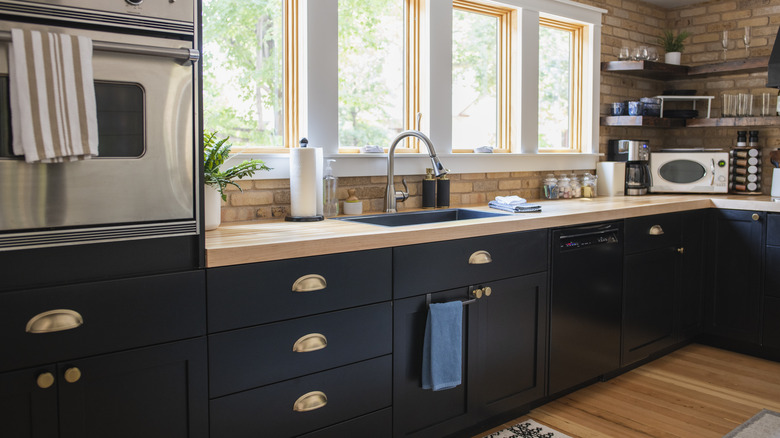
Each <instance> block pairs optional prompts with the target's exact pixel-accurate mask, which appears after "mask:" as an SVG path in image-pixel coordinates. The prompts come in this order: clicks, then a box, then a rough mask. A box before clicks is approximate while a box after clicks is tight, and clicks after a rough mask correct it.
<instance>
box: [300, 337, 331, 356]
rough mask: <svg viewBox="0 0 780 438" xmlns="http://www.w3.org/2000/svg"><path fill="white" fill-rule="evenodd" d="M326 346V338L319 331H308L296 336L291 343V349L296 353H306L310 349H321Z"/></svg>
mask: <svg viewBox="0 0 780 438" xmlns="http://www.w3.org/2000/svg"><path fill="white" fill-rule="evenodd" d="M327 346H328V338H326V337H325V335H323V334H320V333H309V334H308V335H303V336H301V337H300V338H298V340H297V341H295V343H294V344H293V351H294V352H296V353H308V352H310V351H317V350H322V349H323V348H325V347H327Z"/></svg>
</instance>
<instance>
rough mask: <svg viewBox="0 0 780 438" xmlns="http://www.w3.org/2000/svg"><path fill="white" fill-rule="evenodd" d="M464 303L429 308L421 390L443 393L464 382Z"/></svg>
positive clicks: (434, 304) (441, 304)
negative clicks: (462, 380)
mask: <svg viewBox="0 0 780 438" xmlns="http://www.w3.org/2000/svg"><path fill="white" fill-rule="evenodd" d="M462 325H463V303H462V302H460V301H452V302H449V303H433V304H431V305H430V306H429V307H428V319H427V321H426V322H425V337H424V338H423V360H422V387H423V389H433V390H434V391H441V390H444V389H450V388H454V387H456V386H458V385H460V382H461V362H462V360H463V352H462V339H461V338H462Z"/></svg>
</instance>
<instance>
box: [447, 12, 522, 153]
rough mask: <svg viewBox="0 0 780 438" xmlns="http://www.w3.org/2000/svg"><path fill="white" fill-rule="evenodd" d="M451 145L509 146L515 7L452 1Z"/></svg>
mask: <svg viewBox="0 0 780 438" xmlns="http://www.w3.org/2000/svg"><path fill="white" fill-rule="evenodd" d="M452 6H453V12H452V143H453V144H452V147H453V151H455V152H472V151H473V149H474V148H476V147H480V146H490V147H493V148H496V149H497V151H506V152H508V151H509V149H510V130H511V128H510V127H511V106H510V101H511V98H510V93H511V76H512V75H511V53H512V35H513V29H514V27H515V23H514V22H515V15H516V13H515V11H514V10H512V9H508V8H500V7H496V6H490V5H485V4H480V3H476V2H472V1H464V0H455V1H453V4H452Z"/></svg>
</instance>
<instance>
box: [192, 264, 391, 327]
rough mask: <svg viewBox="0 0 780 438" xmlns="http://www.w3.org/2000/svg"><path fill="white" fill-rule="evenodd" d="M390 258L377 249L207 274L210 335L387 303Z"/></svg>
mask: <svg viewBox="0 0 780 438" xmlns="http://www.w3.org/2000/svg"><path fill="white" fill-rule="evenodd" d="M391 256H392V253H391V250H390V249H379V250H372V251H358V252H350V253H343V254H333V255H326V256H316V257H305V258H299V259H292V260H280V261H274V262H265V263H254V264H249V265H240V266H229V267H224V268H214V269H209V270H208V271H207V283H208V288H209V294H208V309H209V332H212V333H213V332H218V331H223V330H230V329H234V328H241V327H247V326H250V325H257V324H264V323H267V322H273V321H281V320H284V319H291V318H296V317H299V316H306V315H313V314H315V313H322V312H329V311H331V310H339V309H344V308H347V307H353V306H360V305H364V304H372V303H376V302H379V301H387V300H390V298H391V289H392V286H391V281H392V278H391V274H390V272H391V270H392V260H391ZM295 290H298V291H295Z"/></svg>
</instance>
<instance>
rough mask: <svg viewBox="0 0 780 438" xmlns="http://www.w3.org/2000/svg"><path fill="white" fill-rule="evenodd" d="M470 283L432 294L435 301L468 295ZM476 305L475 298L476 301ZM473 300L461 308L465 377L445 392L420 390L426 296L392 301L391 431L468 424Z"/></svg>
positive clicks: (447, 429)
mask: <svg viewBox="0 0 780 438" xmlns="http://www.w3.org/2000/svg"><path fill="white" fill-rule="evenodd" d="M467 294H468V288H465V287H464V288H460V289H453V290H449V291H444V292H439V293H435V294H432V295H431V300H432V302H446V301H452V300H462V299H466V298H467ZM475 304H476V303H475ZM473 306H474V305H473V304H472V305H471V306H466V307H465V308H464V309H463V347H462V348H463V349H462V351H463V354H464V356H465V357H464V360H463V363H462V366H463V368H462V371H461V376H462V379H463V380H462V381H463V383H462V384H461V385H459V386H457V387H455V388H452V389H447V390H444V391H431V390H430V389H422V377H421V376H422V351H423V336H424V334H425V321H426V319H427V316H428V308H427V306H426V302H425V297H424V296H420V297H414V298H407V299H404V300H397V301H395V303H394V307H395V309H394V313H393V331H394V336H393V435H394V436H396V437H413V436H414V437H432V436H446V435H448V434H451V433H454V432H457V431H459V430H461V429H463V428H465V427H466V426H468V425H469V420H470V419H469V417H468V415H467V413H468V411H469V402H468V399H467V395H468V391H469V390H470V381H469V380H468V376H467V372H468V370H469V369H471V368H472V367H471V359H470V357H476V355H475V354H472V355H471V356H468V355H467V353H466V352H468V351H469V348H471V347H472V346H474V345H476V342H475V339H474V331H473V330H471V327H472V326H471V324H472V322H473V321H475V318H474V317H473V316H472V311H473Z"/></svg>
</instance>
